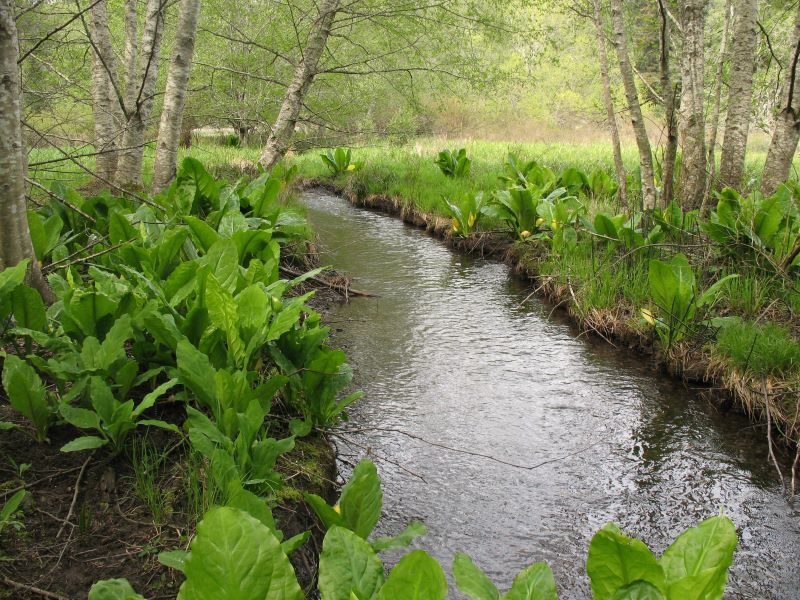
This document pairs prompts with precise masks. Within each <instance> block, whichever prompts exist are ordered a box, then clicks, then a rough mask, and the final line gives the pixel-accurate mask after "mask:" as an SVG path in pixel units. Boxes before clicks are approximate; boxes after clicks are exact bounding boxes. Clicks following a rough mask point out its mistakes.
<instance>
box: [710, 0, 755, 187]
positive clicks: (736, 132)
mask: <svg viewBox="0 0 800 600" xmlns="http://www.w3.org/2000/svg"><path fill="white" fill-rule="evenodd" d="M734 11H735V12H734V14H735V19H734V24H733V41H732V43H731V74H730V80H729V85H728V115H727V117H726V119H725V137H724V142H723V145H722V161H721V162H720V168H719V179H720V184H721V185H723V186H730V187H733V188H737V189H739V188H740V187H741V184H742V177H743V175H744V159H745V152H746V150H747V137H748V134H749V131H750V113H751V112H752V110H751V104H752V101H753V74H754V72H755V67H756V42H757V40H758V25H757V20H758V0H737V1H736V3H735V5H734Z"/></svg>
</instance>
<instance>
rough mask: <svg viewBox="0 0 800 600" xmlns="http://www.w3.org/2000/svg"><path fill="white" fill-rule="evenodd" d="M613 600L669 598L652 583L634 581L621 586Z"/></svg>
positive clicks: (657, 599) (664, 599)
mask: <svg viewBox="0 0 800 600" xmlns="http://www.w3.org/2000/svg"><path fill="white" fill-rule="evenodd" d="M611 600H667V598H666V596H664V594H663V593H662V592H661V590H659V589H658V588H657V587H656V586H654V585H653V584H652V583H647V582H646V581H634V582H633V583H629V584H628V585H626V586H623V587H621V588H619V589H618V590H617V591H616V592H615V593H614V595H613V596H611Z"/></svg>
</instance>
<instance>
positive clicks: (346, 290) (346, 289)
mask: <svg viewBox="0 0 800 600" xmlns="http://www.w3.org/2000/svg"><path fill="white" fill-rule="evenodd" d="M280 270H281V271H282V272H284V273H286V274H287V275H291V276H292V277H301V276H302V275H303V273H301V272H299V271H295V270H294V269H292V268H290V267H284V266H281V267H280ZM308 279H309V280H311V281H313V282H315V283H319V284H320V285H324V286H325V287H327V288H330V289H332V290H333V291H335V292H339V293H340V294H342V295H344V296H345V297H347V296H348V295H350V294H352V295H353V296H360V297H362V298H377V297H378V296H377V295H375V294H372V293H370V292H364V291H361V290H356V289H353V288H351V287H350V286H349V285H346V284H345V285H343V284H340V283H333V282H331V281H325V280H324V279H322V278H321V277H309V278H308Z"/></svg>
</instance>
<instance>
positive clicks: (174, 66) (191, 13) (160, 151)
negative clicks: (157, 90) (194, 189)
mask: <svg viewBox="0 0 800 600" xmlns="http://www.w3.org/2000/svg"><path fill="white" fill-rule="evenodd" d="M199 16H200V0H181V15H180V19H179V21H178V30H177V38H176V40H175V48H174V50H173V52H172V63H171V65H170V69H169V75H168V76H167V89H166V91H165V92H164V109H163V110H162V111H161V123H160V124H159V126H158V144H157V146H156V163H155V168H154V171H153V193H154V194H157V193H159V192H161V191H162V190H164V189H165V188H166V187H167V186H168V185H169V183H170V181H172V178H173V177H174V176H175V168H176V165H177V163H178V143H179V142H180V139H181V125H182V122H183V106H184V104H185V102H186V90H187V88H188V86H189V73H190V72H191V70H192V55H193V54H194V41H195V35H196V33H197V21H198V18H199Z"/></svg>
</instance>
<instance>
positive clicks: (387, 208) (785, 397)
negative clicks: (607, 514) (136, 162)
mask: <svg viewBox="0 0 800 600" xmlns="http://www.w3.org/2000/svg"><path fill="white" fill-rule="evenodd" d="M297 185H298V187H300V188H301V189H310V188H314V187H318V188H322V189H325V190H328V191H330V192H333V193H335V194H338V195H340V196H343V197H344V198H345V199H347V201H348V202H350V203H351V204H353V205H354V206H358V207H361V208H366V209H370V210H376V211H380V212H382V213H385V214H389V215H392V216H396V217H399V218H400V219H402V220H403V222H405V223H407V224H409V225H412V226H414V227H417V228H419V229H424V230H425V231H426V232H427V233H428V234H430V235H431V236H434V237H436V238H438V239H440V240H442V241H443V242H444V243H445V244H447V245H448V246H449V247H451V248H454V249H456V250H458V251H460V252H466V253H468V254H472V255H477V256H481V257H492V258H495V259H499V260H502V261H503V262H505V263H506V264H507V265H509V266H510V267H511V268H512V269H513V270H514V272H515V273H516V274H518V275H521V276H524V277H527V278H529V279H530V280H531V281H532V282H533V284H534V286H535V295H537V296H538V297H540V298H542V299H545V300H546V301H548V302H549V303H551V304H552V305H553V306H554V307H555V308H557V309H558V310H561V311H564V312H565V313H566V314H567V315H568V316H569V318H570V319H571V321H572V322H573V323H574V324H575V325H576V326H577V327H579V328H580V329H581V330H582V332H584V333H587V334H590V335H593V336H596V337H598V338H600V339H603V340H605V341H606V342H608V343H610V344H612V345H614V346H615V347H622V348H627V349H628V350H632V351H634V352H636V353H639V354H641V355H643V356H647V357H648V359H649V360H650V361H652V366H653V367H654V368H655V369H658V370H661V371H663V372H665V373H668V374H669V375H671V376H673V377H676V378H678V379H680V380H682V381H684V382H686V383H687V384H692V385H701V386H703V387H704V394H705V395H706V396H707V397H708V398H709V399H710V400H712V401H713V402H715V403H716V404H717V405H718V406H719V407H720V408H722V409H726V410H727V409H731V408H733V409H735V410H738V411H742V412H744V413H746V414H747V415H748V416H750V417H751V418H752V419H753V420H755V421H758V422H763V421H764V416H765V414H766V411H765V402H764V389H765V384H764V382H762V381H761V380H756V379H754V378H751V377H748V376H746V375H743V374H742V373H739V372H738V371H736V370H732V369H730V368H729V367H728V366H727V365H725V364H723V363H722V362H721V361H719V360H717V359H715V358H714V357H713V356H712V355H711V353H710V352H709V350H708V349H707V347H705V345H704V343H702V342H697V341H694V340H691V339H689V340H686V341H684V342H682V343H680V344H677V345H676V346H675V347H674V348H672V349H671V350H670V351H669V352H668V353H665V352H662V351H660V350H659V349H658V348H656V346H655V345H654V335H653V333H652V331H643V330H641V329H638V328H635V327H632V326H631V322H632V321H634V320H635V317H636V315H637V314H638V309H637V308H636V307H633V306H630V305H626V304H625V303H621V304H620V305H618V306H617V307H615V308H614V309H611V310H609V309H596V308H594V309H591V310H590V311H589V312H588V314H582V313H581V312H579V311H578V310H576V304H575V295H576V289H575V288H574V286H572V285H570V284H569V283H563V282H560V281H558V279H557V278H556V277H553V276H542V275H541V274H540V272H539V268H538V267H539V264H540V263H541V261H542V260H543V259H544V258H545V257H546V252H547V251H546V250H545V249H542V248H541V247H539V246H535V245H534V244H523V243H515V242H513V241H511V240H509V238H508V236H507V235H505V234H503V233H477V234H473V235H471V236H470V237H468V238H462V237H458V236H454V235H453V232H452V227H451V223H450V220H449V219H447V218H445V217H443V216H440V215H436V214H431V213H425V212H422V211H420V210H418V209H417V208H416V207H414V206H413V204H412V203H411V202H409V201H406V200H404V199H402V198H397V197H389V196H385V195H374V194H373V195H363V194H360V193H359V192H358V191H357V190H353V189H351V188H350V187H348V186H346V185H345V186H342V185H337V184H335V183H333V182H332V181H330V180H324V179H323V180H320V179H305V180H301V181H299V182H298V184H297ZM766 390H767V392H768V393H769V397H770V408H771V417H772V420H773V423H774V424H775V425H776V426H777V428H778V431H780V432H781V433H782V435H783V437H784V438H786V439H788V440H789V441H790V443H791V445H796V444H797V442H798V441H800V414H798V411H800V402H798V398H797V392H796V390H793V389H791V388H788V386H786V385H785V384H784V382H782V381H780V380H776V379H770V380H768V381H767V382H766ZM775 435H778V434H775Z"/></svg>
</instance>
